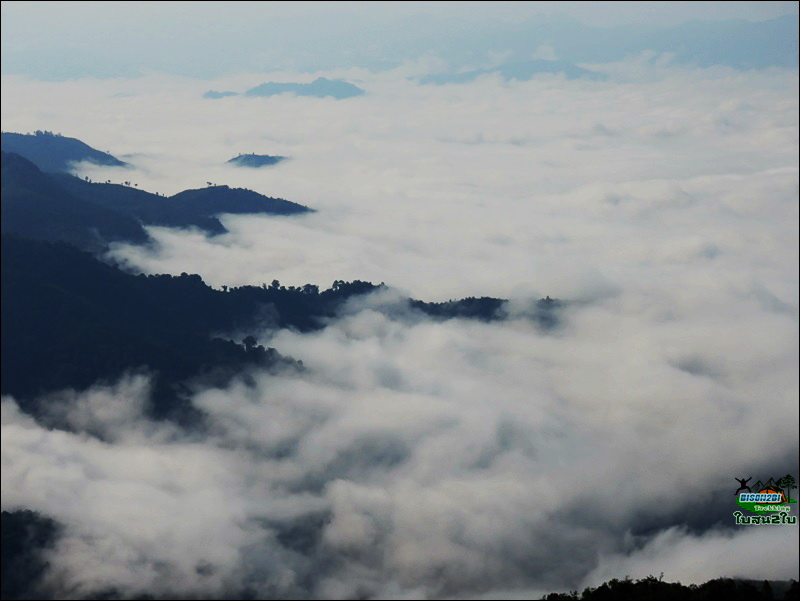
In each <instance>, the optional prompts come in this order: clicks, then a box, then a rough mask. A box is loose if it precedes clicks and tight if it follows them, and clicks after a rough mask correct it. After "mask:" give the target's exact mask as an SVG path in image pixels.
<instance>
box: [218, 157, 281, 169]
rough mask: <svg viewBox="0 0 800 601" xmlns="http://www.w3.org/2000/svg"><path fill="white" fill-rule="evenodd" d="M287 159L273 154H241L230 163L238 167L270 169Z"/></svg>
mask: <svg viewBox="0 0 800 601" xmlns="http://www.w3.org/2000/svg"><path fill="white" fill-rule="evenodd" d="M286 158H287V157H284V156H280V155H271V154H240V155H239V156H235V157H233V158H232V159H230V160H229V161H228V163H230V164H231V165H236V166H237V167H268V166H270V165H276V164H278V163H280V162H281V161H285V160H286Z"/></svg>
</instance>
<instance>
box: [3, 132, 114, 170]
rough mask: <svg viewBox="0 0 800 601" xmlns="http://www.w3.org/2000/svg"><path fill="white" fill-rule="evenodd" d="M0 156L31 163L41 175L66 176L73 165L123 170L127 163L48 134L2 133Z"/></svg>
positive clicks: (65, 138)
mask: <svg viewBox="0 0 800 601" xmlns="http://www.w3.org/2000/svg"><path fill="white" fill-rule="evenodd" d="M2 145H3V152H13V153H16V154H18V155H21V156H23V157H25V158H26V159H28V160H29V161H31V162H32V163H34V164H35V165H36V166H37V167H38V168H39V169H41V170H42V171H49V172H62V173H70V172H71V171H72V170H73V169H74V168H75V165H76V164H77V163H80V162H81V161H87V162H89V163H94V164H95V165H104V166H107V167H126V166H128V164H127V163H125V162H124V161H120V160H119V159H118V158H116V157H114V156H112V155H110V154H108V153H106V152H101V151H99V150H95V149H94V148H92V147H91V146H89V145H88V144H85V143H84V142H81V141H80V140H78V139H76V138H67V137H65V136H62V135H60V134H54V133H52V132H48V131H37V132H35V133H33V134H15V133H11V132H3V134H2Z"/></svg>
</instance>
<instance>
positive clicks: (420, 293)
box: [2, 57, 798, 598]
mask: <svg viewBox="0 0 800 601" xmlns="http://www.w3.org/2000/svg"><path fill="white" fill-rule="evenodd" d="M425 68H426V67H425V66H424V65H408V66H406V67H404V68H403V69H401V70H398V71H394V72H390V73H383V74H369V73H366V72H359V71H350V72H337V73H332V74H329V75H330V76H334V77H346V78H348V79H350V80H351V81H355V82H357V83H358V84H359V85H360V86H362V87H364V88H365V89H366V90H367V92H368V93H367V95H365V96H364V97H359V98H353V99H349V100H346V101H334V100H332V99H311V98H294V97H291V96H276V97H272V98H269V99H248V98H238V97H232V98H224V99H221V100H215V101H209V100H204V99H202V98H201V95H202V93H203V91H205V90H206V89H209V88H212V87H213V88H215V89H234V88H235V89H239V88H244V87H246V86H252V85H256V84H258V83H260V79H267V78H264V77H262V76H252V75H247V76H240V77H238V78H230V79H229V80H226V81H220V82H214V83H213V84H208V83H207V82H204V83H197V82H191V81H186V80H176V79H171V78H165V77H161V76H153V77H149V78H143V79H140V80H133V81H105V82H91V81H81V82H74V83H65V84H58V87H55V86H56V84H44V83H33V82H29V81H25V80H19V79H16V78H5V79H4V82H3V83H4V103H3V129H4V130H6V129H8V130H11V131H27V130H32V129H52V130H55V131H62V133H64V134H65V135H78V134H80V135H79V137H81V138H82V139H84V140H85V141H87V142H89V143H90V144H92V145H93V146H95V147H97V148H99V149H102V150H111V151H112V153H113V154H115V155H116V156H119V157H120V158H122V159H123V160H126V161H130V162H132V163H134V164H135V165H136V166H137V169H136V171H134V172H126V175H125V177H124V179H132V180H133V181H136V182H137V183H139V187H142V188H145V189H151V190H154V191H160V192H164V193H174V192H177V191H178V190H180V189H182V188H186V187H200V186H203V185H205V182H206V181H214V182H215V183H228V184H230V185H237V186H246V187H250V188H253V189H255V190H257V191H258V192H261V193H264V194H268V195H273V196H282V197H285V198H287V199H289V200H293V201H297V202H301V203H303V204H307V205H310V206H312V207H314V208H317V209H319V211H318V212H317V213H315V214H313V215H310V216H304V217H302V218H291V219H267V218H265V219H261V218H250V217H226V218H224V219H225V224H226V226H227V227H228V228H229V230H230V233H229V234H226V235H223V236H219V237H215V238H208V237H206V236H204V235H202V234H200V233H198V232H192V231H175V230H168V229H159V228H151V230H150V231H151V233H152V235H153V236H154V238H155V240H156V245H155V246H154V247H152V248H137V247H131V246H119V247H117V248H116V249H115V251H114V253H113V258H114V259H115V260H117V261H120V262H122V263H123V264H125V265H127V266H128V267H130V268H133V269H140V270H143V271H145V272H172V273H180V272H183V271H186V272H197V273H200V274H201V275H202V276H203V277H204V278H205V279H206V281H208V282H209V283H211V284H213V285H217V286H220V285H223V284H227V285H239V284H244V283H254V284H260V283H262V282H271V281H272V280H273V279H276V278H277V279H280V280H281V281H282V282H283V283H285V284H294V285H299V284H303V283H306V282H313V283H320V284H323V285H327V284H328V283H329V282H330V281H333V280H334V279H354V278H359V279H368V280H373V281H376V282H377V281H385V282H387V283H389V284H392V285H394V286H397V287H399V288H400V289H401V290H403V291H405V292H408V293H410V294H413V295H414V296H416V297H418V298H424V299H425V300H446V299H448V298H454V297H462V296H469V295H478V296H480V295H483V294H488V295H494V296H499V297H505V298H511V299H512V301H513V302H514V303H517V305H518V306H522V305H524V303H526V302H527V301H529V300H530V299H531V298H536V297H538V296H540V295H545V294H549V295H551V296H554V297H559V298H564V299H566V300H569V301H571V304H570V305H569V308H568V310H567V311H566V314H565V317H564V323H563V325H562V327H561V328H559V329H557V330H556V331H554V332H551V333H543V332H541V331H540V330H538V329H536V328H535V327H534V325H532V324H531V323H529V322H527V321H526V320H524V319H522V318H515V317H513V313H512V317H511V318H510V319H509V320H507V321H505V322H500V323H494V324H483V323H470V322H465V321H459V320H453V321H449V322H444V323H434V322H432V321H429V320H425V319H419V318H417V319H414V320H411V319H408V318H407V316H404V315H402V314H395V313H392V312H390V311H387V310H386V306H387V304H389V303H390V302H391V300H392V299H391V298H390V297H386V296H380V295H379V296H377V297H375V298H372V299H369V300H367V301H365V302H363V303H361V304H359V305H354V306H352V307H350V309H349V310H348V311H346V312H345V315H344V316H343V317H342V318H341V319H339V320H337V321H334V322H332V323H331V324H330V325H329V326H328V328H327V329H325V330H323V331H321V332H318V333H316V334H310V335H300V334H297V333H293V332H289V331H277V332H275V331H265V332H263V333H262V334H261V339H260V341H259V342H261V343H268V344H269V345H271V346H274V347H276V348H277V349H279V350H280V351H281V352H282V353H285V354H288V355H291V356H293V357H296V358H298V359H302V360H303V362H304V364H305V365H306V366H307V368H308V370H307V372H305V373H303V374H292V375H274V374H273V375H271V374H266V373H258V372H256V373H253V374H250V375H251V376H252V381H250V383H248V381H247V380H245V379H242V381H240V382H237V383H235V384H233V385H231V386H230V387H229V388H226V389H208V390H198V391H196V392H195V394H194V397H193V399H192V400H193V403H194V404H195V405H196V406H197V407H198V408H200V409H202V410H203V411H205V412H206V413H207V414H208V415H209V421H208V428H207V430H206V431H204V432H202V433H198V432H195V433H187V432H182V431H180V430H177V429H175V428H174V427H173V426H170V425H168V424H164V423H153V422H150V421H148V420H147V419H145V418H144V417H143V416H142V412H141V410H140V408H141V407H142V406H144V404H145V403H146V399H147V394H148V380H147V378H145V377H141V376H140V377H130V378H127V379H124V380H123V381H121V382H119V383H117V384H115V385H113V386H105V387H102V386H98V387H96V388H95V389H93V390H91V391H89V392H86V393H83V394H76V393H70V392H65V393H63V394H61V395H60V397H58V398H59V403H58V404H59V405H60V406H61V407H62V410H61V412H60V414H59V415H58V416H57V417H59V418H60V419H62V420H63V419H66V420H67V421H68V422H69V423H70V424H71V425H72V428H73V429H74V430H75V431H74V432H72V433H68V432H64V431H60V430H57V429H48V428H47V424H46V423H44V424H37V423H35V422H34V421H32V420H31V419H30V418H29V417H27V416H25V415H22V414H21V413H20V412H19V411H18V409H17V407H16V404H15V402H14V400H13V399H11V398H7V399H4V401H3V422H2V423H3V433H2V434H3V446H2V462H3V463H2V465H3V472H2V506H3V509H9V508H15V507H28V508H31V509H35V510H38V511H41V512H43V513H45V514H47V515H51V516H53V517H54V518H56V519H58V520H59V521H60V522H62V523H63V524H65V534H64V536H63V538H62V539H61V540H60V541H59V543H58V546H57V548H56V549H55V550H54V551H53V552H52V555H51V557H50V560H51V566H52V569H51V571H50V572H49V576H48V577H49V578H50V584H51V585H52V586H54V587H58V588H59V590H62V591H68V594H69V596H70V597H71V598H81V597H82V596H84V595H86V594H87V593H89V592H91V591H98V590H108V589H111V588H114V589H116V590H118V591H121V592H123V593H124V594H126V595H129V596H136V595H140V594H142V593H144V592H148V591H150V592H152V591H158V592H159V593H160V594H163V595H170V594H171V595H182V594H186V595H189V596H192V595H193V596H195V597H203V596H207V595H214V596H219V597H222V596H226V595H246V594H247V595H251V596H257V597H270V596H275V597H291V596H306V595H308V596H312V597H315V598H356V597H358V598H402V597H406V598H446V597H464V596H466V597H469V596H473V597H478V596H481V595H484V596H490V595H493V594H496V595H499V596H502V597H513V596H532V595H536V594H540V593H545V592H552V591H554V590H567V589H573V588H581V587H582V586H585V585H593V584H597V583H598V582H600V581H602V580H603V579H607V578H609V577H623V576H625V575H626V574H630V575H631V576H634V577H635V576H646V575H648V574H650V573H653V574H656V575H658V574H659V573H660V572H662V571H663V572H664V574H665V578H667V579H676V580H681V581H682V582H684V583H688V582H701V581H705V580H708V579H709V578H713V577H719V576H742V577H751V578H757V579H763V578H790V577H793V578H797V577H798V573H797V558H798V556H797V530H796V528H795V529H793V528H775V529H763V530H758V531H756V530H748V529H734V527H733V526H732V522H733V518H732V516H731V513H732V511H734V510H735V506H734V503H733V490H734V489H735V486H736V483H735V481H734V477H746V476H749V475H751V474H752V475H753V476H755V477H756V478H762V479H763V478H766V477H768V476H769V475H773V474H774V475H777V474H778V473H780V474H785V473H787V472H790V473H792V474H797V453H798V429H797V422H798V374H797V364H798V286H797V284H798V280H797V273H798V251H797V248H798V233H797V227H796V224H797V220H798V204H797V194H798V170H797V160H798V150H797V148H798V119H797V114H798V99H797V74H796V72H787V71H781V70H774V71H770V70H766V71H751V72H735V71H731V70H726V69H707V70H686V69H682V68H677V67H672V66H670V65H669V63H668V60H663V61H661V62H660V63H656V62H654V60H653V57H641V58H639V59H636V60H632V61H629V62H626V63H621V64H617V65H605V66H603V67H602V68H603V69H604V71H605V72H607V73H608V74H609V75H610V77H609V80H608V81H605V82H584V81H579V80H574V81H567V80H564V79H563V78H560V77H557V76H548V77H541V78H537V79H535V80H532V81H530V82H511V83H504V82H501V81H499V80H498V79H496V78H494V77H492V76H487V77H483V78H480V79H478V80H477V81H475V82H473V83H470V84H466V85H460V86H435V87H433V86H431V87H428V86H417V85H416V84H415V83H414V82H413V81H410V80H408V79H406V76H411V75H414V74H417V73H419V72H422V71H424V70H425ZM294 77H295V78H296V76H294ZM268 79H275V77H272V76H270V77H269V78H268ZM286 79H287V80H289V75H287V77H286ZM7 81H8V82H10V83H11V84H13V85H6V82H7ZM55 90H58V92H59V94H62V97H63V98H64V99H65V101H64V103H63V104H62V105H60V106H59V107H55V108H54V107H53V106H52V103H51V102H50V100H49V99H47V95H48V94H52V92H53V91H55ZM89 109H91V110H89ZM239 152H257V153H265V154H281V155H286V156H290V157H292V159H291V160H290V161H285V162H284V163H282V164H281V165H279V166H276V167H275V168H270V169H267V170H255V171H248V170H242V169H236V168H233V167H229V166H226V165H225V164H224V163H225V161H226V160H227V159H228V158H230V157H232V156H236V154H238V153H239ZM82 173H86V174H91V175H92V176H93V177H95V178H96V179H107V178H108V177H109V176H113V173H114V172H113V170H102V171H100V170H96V169H94V168H89V167H87V168H85V170H84V171H82ZM101 173H102V174H106V175H104V177H102V178H101V177H100V174H101ZM111 178H112V179H114V177H111ZM119 179H122V177H120V178H119ZM384 294H386V293H384ZM765 546H768V547H769V548H779V549H782V550H783V552H782V553H781V554H780V555H775V556H772V555H768V554H763V553H756V554H754V553H753V552H752V549H754V548H755V549H761V548H764V547H765Z"/></svg>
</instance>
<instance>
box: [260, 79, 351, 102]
mask: <svg viewBox="0 0 800 601" xmlns="http://www.w3.org/2000/svg"><path fill="white" fill-rule="evenodd" d="M286 93H290V94H295V95H297V96H316V97H317V98H324V97H325V96H332V97H334V98H336V99H337V100H341V99H343V98H350V97H352V96H361V95H362V94H364V93H365V92H364V90H362V89H361V88H359V87H358V86H356V85H353V84H351V83H349V82H346V81H344V80H342V79H326V78H324V77H318V78H317V79H315V80H314V81H312V82H311V83H278V82H274V81H270V82H268V83H262V84H261V85H260V86H256V87H255V88H251V89H249V90H247V91H246V92H245V93H244V94H245V96H274V95H276V94H286Z"/></svg>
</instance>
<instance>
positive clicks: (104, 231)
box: [2, 152, 311, 250]
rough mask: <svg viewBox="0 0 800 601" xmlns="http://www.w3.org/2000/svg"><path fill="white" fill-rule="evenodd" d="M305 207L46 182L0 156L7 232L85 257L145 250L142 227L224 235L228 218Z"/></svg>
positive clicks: (221, 191) (67, 180)
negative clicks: (112, 246)
mask: <svg viewBox="0 0 800 601" xmlns="http://www.w3.org/2000/svg"><path fill="white" fill-rule="evenodd" d="M310 211H311V209H309V208H308V207H306V206H303V205H300V204H297V203H293V202H290V201H288V200H284V199H281V198H272V197H269V196H264V195H262V194H259V193H257V192H254V191H252V190H245V189H241V188H230V187H228V186H209V187H206V188H199V189H195V190H185V191H183V192H180V193H178V194H175V195H174V196H172V197H169V198H166V197H164V196H160V195H158V194H153V193H150V192H146V191H144V190H140V189H138V188H136V187H133V186H129V185H122V184H111V183H95V182H89V181H87V180H85V179H80V178H77V177H75V176H72V175H69V174H66V173H55V174H47V173H43V172H42V171H41V170H40V169H38V168H37V167H36V166H35V165H34V164H33V163H32V162H30V161H28V160H27V159H25V158H24V157H22V156H20V155H17V154H12V153H6V152H3V153H2V216H3V223H2V231H3V232H6V233H12V234H17V235H20V236H24V237H28V238H34V239H38V240H50V241H56V240H62V241H65V242H69V243H71V244H75V245H76V246H78V247H80V248H83V249H87V250H98V249H102V248H103V246H104V245H105V244H107V243H109V242H114V241H127V242H133V243H137V244H138V243H143V242H146V241H147V240H148V238H149V237H148V235H147V233H146V232H145V230H144V229H143V227H142V226H143V225H160V226H167V227H196V228H200V229H202V230H204V231H205V232H207V233H210V234H219V233H224V232H225V231H226V230H225V228H224V227H223V225H222V224H221V223H220V221H219V219H218V218H217V216H218V215H220V214H223V213H234V214H263V215H280V216H288V215H299V214H302V213H307V212H310Z"/></svg>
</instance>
